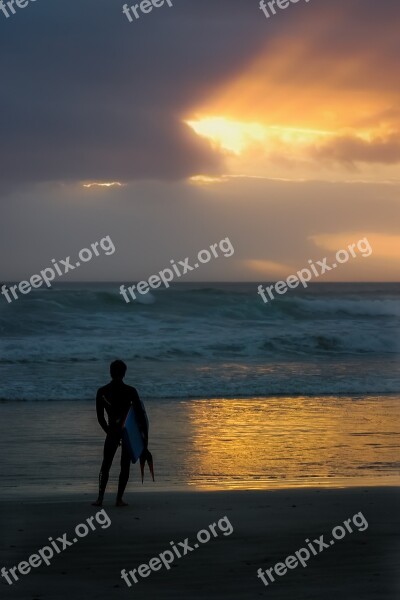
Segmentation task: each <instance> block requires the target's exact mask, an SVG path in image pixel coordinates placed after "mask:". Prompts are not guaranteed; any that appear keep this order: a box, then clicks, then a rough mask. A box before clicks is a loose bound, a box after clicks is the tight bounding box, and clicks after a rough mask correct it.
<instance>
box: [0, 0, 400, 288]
mask: <svg viewBox="0 0 400 600" xmlns="http://www.w3.org/2000/svg"><path fill="white" fill-rule="evenodd" d="M258 4H259V3H258V0H218V1H215V0H173V6H172V7H171V8H169V7H168V6H167V5H165V6H163V7H161V8H157V9H154V10H153V11H152V12H151V13H149V14H145V15H142V16H141V17H140V19H139V20H136V19H135V20H134V21H133V22H132V23H130V22H129V21H128V19H127V18H126V17H125V16H124V15H123V13H122V5H123V2H118V1H117V0H80V2H79V3H78V2H73V1H72V0H70V1H69V2H67V1H66V0H59V1H58V2H49V1H48V0H47V1H46V0H39V1H37V2H30V3H29V4H28V6H27V7H26V8H24V9H18V10H17V13H16V14H15V15H12V16H10V17H9V18H8V19H7V18H5V16H4V15H3V14H2V13H0V50H1V56H2V87H1V93H0V106H1V111H0V132H1V136H0V157H1V163H0V164H1V169H0V202H1V205H0V206H1V209H0V210H1V220H0V233H1V235H0V257H1V258H0V280H4V281H9V280H17V281H19V280H21V279H27V278H29V277H30V276H31V275H32V274H33V273H37V272H39V271H40V270H41V269H43V268H45V267H46V266H48V265H50V264H51V260H52V259H53V258H54V259H56V260H57V259H62V258H65V257H66V256H68V255H72V256H74V255H76V254H77V253H78V251H79V250H80V249H81V248H84V247H88V246H90V244H91V243H92V242H95V241H97V240H100V239H101V238H102V237H104V236H107V235H109V236H110V237H111V238H112V240H113V243H114V245H115V248H116V251H115V253H114V254H113V255H112V256H108V257H99V258H98V259H96V261H92V262H90V263H87V264H85V265H84V266H82V268H81V269H79V270H78V271H76V272H74V273H70V274H68V275H66V276H65V280H67V279H68V280H71V281H73V280H87V281H98V280H103V281H105V280H113V281H126V282H130V281H132V282H133V281H137V280H139V279H142V278H148V277H149V276H150V275H151V274H153V273H157V272H158V271H159V270H161V269H163V268H166V267H168V265H169V262H170V260H171V259H175V260H182V259H184V258H185V257H193V256H195V255H196V254H197V252H198V251H199V250H201V249H203V248H207V247H209V246H210V244H212V243H216V242H218V241H219V240H221V239H224V238H226V237H229V239H230V240H231V242H232V245H233V246H234V248H235V254H234V255H233V256H232V257H231V258H229V259H222V258H221V259H218V260H214V261H211V262H210V263H209V264H207V265H205V266H203V267H202V269H201V270H199V271H197V272H195V273H194V274H192V275H188V276H187V280H188V281H190V280H198V281H219V280H220V281H257V282H262V281H270V280H276V279H281V278H285V277H287V276H288V275H290V274H292V273H295V272H296V271H297V270H298V269H301V268H303V267H305V266H307V263H308V260H315V261H316V260H321V259H322V258H323V257H325V256H327V257H332V256H333V255H334V254H335V251H336V250H339V249H341V248H346V247H347V246H348V245H349V244H351V243H355V242H357V240H359V239H361V238H365V237H366V238H367V239H368V240H369V242H370V244H371V247H372V248H373V252H372V254H371V256H368V257H358V258H357V259H353V260H350V261H349V262H348V263H347V264H343V265H341V266H340V269H336V270H335V271H334V272H333V273H327V274H326V275H324V280H325V281H335V280H336V281H399V273H400V271H399V259H400V229H399V222H400V219H399V217H400V204H399V203H400V196H399V191H400V175H399V166H400V80H399V78H398V60H399V58H398V57H399V56H400V37H399V35H398V29H399V23H400V4H399V3H397V2H393V0H380V1H379V2H376V1H371V0H335V2H332V1H331V0H311V1H310V2H308V3H306V2H305V1H303V0H300V1H299V2H297V3H296V4H291V5H290V6H289V7H288V8H287V9H286V10H281V11H279V10H278V11H277V14H276V15H275V16H273V17H271V18H269V19H267V18H266V17H265V16H264V14H263V12H262V11H261V10H260V9H259V6H258ZM104 184H107V185H104Z"/></svg>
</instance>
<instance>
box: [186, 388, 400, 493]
mask: <svg viewBox="0 0 400 600" xmlns="http://www.w3.org/2000/svg"><path fill="white" fill-rule="evenodd" d="M185 404H186V409H187V411H188V421H189V423H190V427H189V428H188V429H189V432H188V437H189V440H187V443H188V444H189V447H188V449H187V450H188V451H187V452H186V453H185V455H184V457H183V461H184V464H185V468H184V471H185V473H187V477H188V481H187V485H190V486H191V487H194V488H197V489H266V488H271V487H278V488H279V487H289V486H303V487H308V486H314V485H318V486H321V485H323V486H328V487H331V486H332V487H338V486H339V487H341V486H345V485H354V486H355V485H367V484H368V485H399V484H400V479H399V477H398V474H399V460H400V453H399V448H400V446H399V437H398V433H399V410H398V407H399V399H398V398H366V399H362V400H354V399H352V398H268V399H258V398H256V399H251V400H232V399H229V400H227V399H220V400H199V401H192V402H187V403H185Z"/></svg>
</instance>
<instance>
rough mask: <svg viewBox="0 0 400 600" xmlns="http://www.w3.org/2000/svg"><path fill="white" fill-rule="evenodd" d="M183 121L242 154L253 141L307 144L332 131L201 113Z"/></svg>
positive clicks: (266, 145)
mask: <svg viewBox="0 0 400 600" xmlns="http://www.w3.org/2000/svg"><path fill="white" fill-rule="evenodd" d="M186 123H187V125H189V126H190V127H191V128H192V129H193V131H195V133H197V134H198V135H200V136H202V137H206V138H208V139H209V140H211V141H212V142H214V144H216V145H218V146H220V147H221V148H223V149H224V150H227V151H229V152H233V153H234V154H236V155H239V154H243V153H244V152H245V151H246V149H248V148H251V147H253V148H254V147H255V146H256V145H262V146H263V148H264V149H265V148H270V149H271V150H273V148H276V147H277V146H280V145H282V144H290V145H293V144H294V145H309V144H311V143H313V142H315V141H317V140H319V139H321V138H323V137H326V136H330V135H332V133H331V132H329V131H324V130H319V129H309V128H304V127H284V126H280V125H265V124H262V123H256V122H244V121H234V120H230V119H226V118H225V117H205V118H200V119H198V120H190V121H186Z"/></svg>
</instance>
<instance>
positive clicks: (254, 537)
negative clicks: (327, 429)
mask: <svg viewBox="0 0 400 600" xmlns="http://www.w3.org/2000/svg"><path fill="white" fill-rule="evenodd" d="M90 499H91V498H90V497H89V496H81V497H77V498H76V499H74V500H71V501H69V502H65V501H63V499H62V498H59V499H58V500H57V499H54V498H52V499H51V501H50V500H49V501H45V500H40V501H39V500H36V501H33V502H30V501H29V500H28V499H26V500H25V501H18V502H8V501H7V502H3V503H1V505H0V510H1V531H2V535H1V561H0V563H1V566H5V567H6V569H7V570H8V571H9V569H10V568H11V567H13V566H14V565H18V564H19V563H20V562H21V561H25V560H28V559H29V556H30V555H32V554H34V553H37V551H38V550H39V549H40V548H42V547H43V546H45V545H46V543H47V544H48V543H49V542H48V538H49V537H52V538H53V539H56V538H57V537H61V536H62V534H63V533H64V532H66V533H67V534H68V538H69V539H71V537H72V536H71V534H72V533H73V532H74V529H75V527H76V526H77V525H78V524H80V523H84V522H85V521H86V519H88V517H90V516H93V515H95V514H96V513H97V511H98V510H99V509H96V508H94V507H92V506H90ZM127 499H128V500H129V502H130V506H129V507H128V508H126V509H117V508H115V507H114V506H113V503H112V500H113V497H112V496H111V494H110V495H109V496H108V497H107V499H106V502H105V504H104V509H105V511H106V513H107V515H108V517H109V519H110V520H111V525H109V526H108V527H106V528H103V527H102V526H101V525H100V524H99V523H97V521H94V523H95V524H96V527H97V528H96V530H93V531H89V533H88V535H87V536H86V537H84V538H82V539H80V540H78V542H77V543H76V544H74V545H72V546H71V547H68V548H66V549H65V550H64V551H63V552H61V553H60V554H59V555H55V557H54V558H53V559H52V560H51V564H50V566H45V565H43V564H42V565H41V566H39V567H37V568H32V570H31V572H30V573H28V574H26V575H24V576H22V575H19V578H20V579H19V581H18V582H15V583H14V584H13V585H8V584H7V582H6V581H5V579H4V578H3V579H2V580H1V588H0V589H1V597H2V598H5V599H7V600H8V599H10V600H11V599H14V598H15V599H24V600H27V599H32V600H34V599H36V600H47V599H49V600H54V599H57V600H63V599H67V598H68V599H70V598H74V599H75V600H81V599H82V600H83V599H86V598H90V599H93V600H95V599H109V598H112V599H118V598H129V597H133V596H134V597H135V598H138V599H141V598H157V599H158V598H182V599H183V598H185V599H186V598H187V599H189V598H190V599H197V598H199V599H200V598H204V597H207V598H221V597H223V598H258V597H261V596H269V597H271V598H282V599H288V600H289V599H290V600H292V599H300V598H301V599H303V598H304V599H306V598H313V599H314V598H315V599H317V598H318V599H320V598H324V599H325V600H327V599H330V598H337V597H339V596H340V597H341V599H342V600H358V599H360V600H361V599H363V600H365V599H376V600H384V599H386V598H387V599H388V600H394V598H396V597H398V593H399V591H400V588H399V583H400V582H399V576H398V573H399V566H400V565H399V559H400V556H399V545H398V538H397V534H398V532H399V521H400V517H399V510H398V508H399V491H398V489H396V488H357V489H337V490H334V489H330V490H322V489H321V490H319V489H303V490H300V489H298V490H276V491H264V492H263V491H253V492H252V491H242V492H240V491H237V492H236V491H235V492H211V493H210V492H197V493H190V492H187V493H174V492H170V493H155V494H151V493H142V494H137V495H135V494H134V493H130V494H128V497H127ZM359 512H362V514H363V516H364V517H365V520H366V521H367V522H368V528H366V529H365V530H364V531H361V530H358V529H356V528H355V529H354V531H353V533H351V534H350V533H347V534H346V535H345V537H344V538H343V539H342V540H340V541H336V543H335V546H333V547H329V548H327V549H325V550H323V551H322V552H320V553H318V555H316V556H312V557H311V558H310V560H309V562H308V566H307V568H303V567H301V566H300V565H299V566H298V567H297V568H295V569H293V570H290V571H289V570H288V572H287V573H286V574H285V575H284V576H281V577H277V576H275V577H276V581H275V583H271V584H270V585H269V586H268V587H266V586H265V585H264V584H263V583H262V581H261V580H260V579H259V578H257V570H258V568H259V567H261V568H262V569H269V568H271V567H273V566H274V565H275V564H276V563H277V562H281V561H285V558H286V557H287V556H289V555H293V554H294V553H295V551H296V550H298V549H299V548H301V547H304V546H305V540H306V538H307V539H311V540H313V539H314V538H319V536H320V535H321V534H324V536H325V539H329V536H330V534H331V532H332V530H333V528H334V527H335V526H337V525H340V524H343V522H344V521H345V520H346V519H349V518H351V517H352V516H353V515H354V514H356V513H359ZM224 516H226V517H227V518H228V520H229V523H230V524H231V525H232V527H233V531H232V533H231V534H230V535H224V534H223V533H222V532H219V535H218V537H216V538H213V537H212V538H211V539H210V541H209V542H207V543H204V544H201V545H200V547H199V548H198V549H196V550H194V551H193V552H189V553H188V554H187V555H186V556H182V557H181V558H180V559H176V560H174V562H173V564H172V566H171V569H170V570H167V569H165V568H164V567H163V568H162V569H161V570H159V571H158V572H151V574H150V575H149V576H148V577H146V578H141V577H139V580H138V583H137V584H133V585H132V587H130V588H129V587H128V586H127V585H126V584H125V583H124V581H123V580H122V579H121V570H122V569H126V570H127V571H129V570H132V569H134V568H138V567H139V566H140V565H141V564H143V563H148V562H149V561H150V559H151V558H153V557H156V556H158V555H159V554H160V553H161V552H164V551H165V550H167V549H168V548H170V541H174V542H175V543H177V542H179V541H183V540H184V539H185V538H189V540H193V539H195V538H196V535H197V532H198V531H199V530H201V529H206V528H207V527H208V526H209V525H210V524H212V523H214V522H217V521H218V520H219V519H221V518H222V517H224ZM102 523H104V520H103V521H102Z"/></svg>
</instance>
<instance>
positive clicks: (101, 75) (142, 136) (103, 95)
mask: <svg viewBox="0 0 400 600" xmlns="http://www.w3.org/2000/svg"><path fill="white" fill-rule="evenodd" d="M128 4H129V3H128ZM300 4H301V3H299V4H297V5H293V7H291V9H290V10H287V11H282V14H280V15H278V16H276V17H274V20H270V21H267V20H266V19H265V18H263V15H262V13H261V11H259V10H258V1H256V0H254V2H252V1H249V0H174V7H173V8H168V7H167V6H165V7H163V8H160V9H155V10H154V11H153V12H152V13H150V14H148V15H145V16H143V17H142V18H141V19H140V21H137V22H134V23H131V24H130V23H129V22H128V21H127V19H126V18H125V17H124V16H123V15H122V12H121V9H122V5H123V1H119V0H79V2H76V1H73V0H69V1H67V0H59V1H58V2H51V1H48V0H47V1H46V0H40V1H38V2H34V3H33V2H32V3H31V4H29V5H28V6H27V7H26V8H25V9H23V10H22V9H19V10H18V11H17V14H16V15H14V16H12V17H10V18H9V19H5V18H4V16H3V15H0V50H1V56H2V91H1V111H0V131H1V138H0V161H1V180H2V181H3V183H13V182H17V181H18V182H23V181H25V182H30V181H49V180H82V179H92V178H96V179H103V180H104V179H112V180H113V179H117V178H118V179H123V180H132V179H140V178H154V179H180V178H184V177H187V176H190V175H193V174H198V173H208V174H215V173H217V172H219V171H221V168H222V160H223V157H222V156H221V155H220V154H219V153H218V152H217V151H216V150H215V149H213V148H211V146H210V145H209V144H208V143H207V142H206V141H205V140H201V139H199V138H198V137H197V136H195V135H194V133H193V132H192V131H191V130H190V129H189V128H188V127H186V126H185V125H183V124H182V116H183V115H185V113H186V112H187V111H189V110H190V109H191V108H192V107H193V106H195V105H200V104H201V102H202V100H205V99H206V98H207V97H208V95H209V94H210V93H211V92H212V91H213V90H214V89H215V88H216V87H217V86H219V85H221V84H223V82H224V81H226V80H229V79H231V78H232V77H233V76H234V75H235V74H237V73H239V72H240V71H241V70H243V69H244V68H245V67H246V65H247V64H248V62H249V61H250V60H251V59H252V58H253V57H254V56H256V55H257V53H258V52H260V51H261V48H263V47H265V46H267V47H268V44H269V43H272V42H273V40H274V39H276V38H278V39H281V40H282V51H283V52H284V49H285V46H284V42H285V38H284V36H285V35H287V36H290V35H293V32H294V31H297V33H298V32H299V30H300V32H301V34H303V35H310V36H311V37H312V39H313V44H312V46H311V47H312V55H310V56H308V57H304V59H305V60H310V67H309V70H308V77H309V78H310V80H312V78H315V77H321V76H322V77H323V76H324V73H323V70H321V68H320V67H321V60H322V61H323V59H324V57H327V58H329V59H331V58H332V56H334V57H335V56H336V57H337V58H338V59H340V60H346V59H347V58H350V55H349V53H351V52H352V51H354V49H355V48H357V51H358V53H361V54H362V53H365V54H366V55H368V54H370V53H371V47H372V46H374V47H375V46H376V48H377V52H376V56H377V59H376V64H372V67H371V64H370V65H369V67H370V68H373V69H375V70H374V71H373V72H372V74H371V71H369V72H368V73H367V72H365V73H364V72H361V71H360V80H361V81H362V83H363V84H365V86H366V88H367V87H368V79H369V81H371V80H376V82H377V85H380V86H382V85H388V82H389V81H390V80H389V75H390V74H391V73H392V67H393V63H394V61H397V59H398V52H396V48H397V44H398V42H396V40H398V36H397V37H395V38H394V39H393V42H392V49H393V52H392V54H390V53H389V55H388V56H387V57H386V58H385V61H384V63H382V60H381V58H382V52H381V51H378V48H379V46H380V43H381V42H382V40H383V39H384V36H385V35H386V36H387V37H389V36H391V35H392V33H391V32H392V30H393V27H394V24H395V23H396V17H398V16H399V12H400V11H399V6H398V5H397V4H396V3H393V2H392V0H384V1H381V2H380V3H379V6H378V2H376V1H371V0H362V1H361V0H353V1H352V0H338V1H337V2H335V3H332V2H329V1H328V0H318V2H317V1H315V2H312V3H310V4H307V5H306V4H304V6H300ZM394 5H395V6H394ZM300 8H301V10H300ZM333 17H335V18H333ZM397 22H398V18H397ZM330 24H331V25H330ZM329 26H330V28H329ZM385 28H386V29H385ZM307 32H309V33H307ZM373 34H374V35H373ZM385 47H386V46H385ZM313 58H315V59H316V58H318V62H316V63H314V64H315V68H313V66H312V59H313ZM379 65H380V68H378V66H379ZM286 75H287V76H288V77H296V74H295V73H287V74H286ZM303 76H304V73H303ZM353 82H354V79H353V78H352V81H348V82H347V81H345V80H344V81H343V82H342V83H341V85H353ZM304 84H307V76H305V79H304ZM371 85H372V86H373V85H374V83H372V84H371ZM392 85H397V84H396V83H395V82H394V83H393V82H392Z"/></svg>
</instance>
